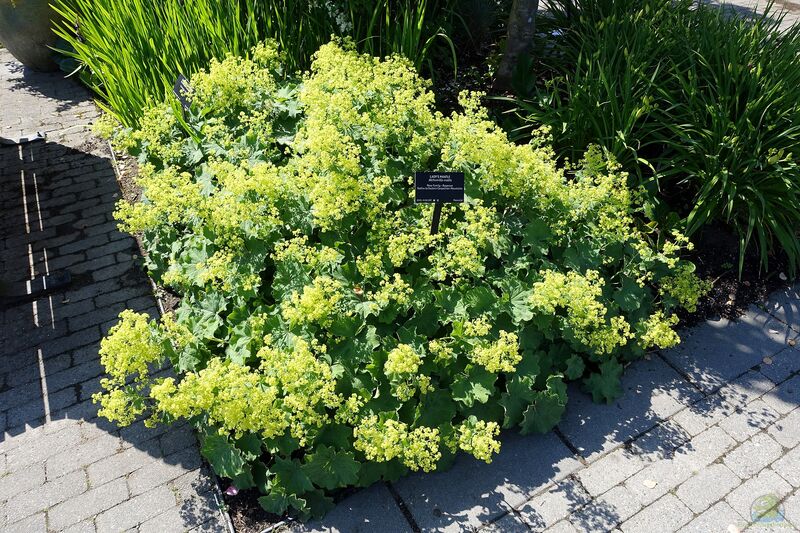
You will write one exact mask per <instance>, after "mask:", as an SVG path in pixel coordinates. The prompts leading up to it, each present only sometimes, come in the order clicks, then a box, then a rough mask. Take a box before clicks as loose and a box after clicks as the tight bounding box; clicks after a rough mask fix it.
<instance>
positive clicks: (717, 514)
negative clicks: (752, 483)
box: [680, 502, 747, 533]
mask: <svg viewBox="0 0 800 533" xmlns="http://www.w3.org/2000/svg"><path fill="white" fill-rule="evenodd" d="M746 526H747V522H746V521H745V520H744V518H742V517H741V516H740V515H739V514H738V513H737V512H736V511H734V510H733V509H732V508H731V506H730V505H728V504H727V503H726V502H718V503H717V504H716V505H714V506H713V507H711V509H709V510H707V511H706V512H704V513H703V514H701V515H700V516H698V517H697V518H695V519H694V520H692V521H691V522H689V523H688V524H686V525H685V526H683V527H682V528H681V529H680V533H709V532H713V531H720V532H722V531H724V532H730V531H732V530H733V531H741V530H743V529H744V528H745V527H746ZM733 528H736V529H735V530H734V529H733Z"/></svg>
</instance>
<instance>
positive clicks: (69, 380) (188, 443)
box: [0, 50, 225, 533]
mask: <svg viewBox="0 0 800 533" xmlns="http://www.w3.org/2000/svg"><path fill="white" fill-rule="evenodd" d="M96 116H97V110H96V108H95V106H94V104H93V103H92V102H91V100H90V98H89V96H88V94H87V93H86V92H85V91H84V90H83V89H82V88H81V87H80V86H79V85H78V84H77V83H76V82H74V81H70V80H64V79H63V78H62V77H61V76H59V75H53V74H46V75H45V74H35V73H32V72H29V71H27V70H25V69H23V68H22V67H21V66H20V65H19V63H17V62H15V61H14V60H13V59H12V58H11V56H10V55H9V54H8V53H7V52H6V51H5V50H0V137H5V138H17V137H20V136H24V135H28V134H31V133H35V132H36V131H43V132H44V131H46V132H48V134H47V141H46V142H42V141H39V142H35V143H31V144H26V145H24V146H21V147H17V146H2V145H0V283H2V286H0V295H2V294H3V293H5V294H6V295H7V294H9V293H17V292H19V291H20V290H22V291H23V292H24V288H25V284H26V282H27V281H28V280H31V279H33V278H36V277H41V276H42V275H43V274H48V273H50V274H55V273H57V272H58V271H62V270H68V271H69V272H70V273H71V275H72V281H71V283H70V284H69V285H68V286H67V287H66V288H65V289H63V290H59V291H57V292H55V293H53V294H51V295H50V296H45V297H42V298H39V299H37V300H36V301H33V302H30V301H27V302H20V301H18V300H17V301H16V302H15V303H13V304H12V303H10V302H9V300H8V299H6V300H5V301H4V303H0V313H1V314H2V319H3V321H2V329H1V330H0V531H4V532H15V531H19V532H25V533H32V532H44V531H70V532H94V531H98V532H103V533H105V532H113V531H140V532H145V531H154V532H172V531H184V530H204V531H224V530H225V529H224V525H223V524H224V522H223V521H222V519H221V515H220V514H219V512H218V511H217V506H216V504H215V499H214V493H213V490H212V485H211V481H210V478H209V477H208V475H207V473H206V472H205V470H204V468H203V467H202V466H201V461H200V456H199V453H198V450H197V441H196V438H195V436H194V434H193V433H192V432H191V431H190V430H189V428H188V427H186V426H183V427H173V428H160V429H158V430H155V431H153V430H145V428H144V427H143V426H142V425H141V423H139V424H135V425H133V426H131V427H128V428H125V429H122V430H119V429H118V428H116V427H115V426H113V425H111V424H109V423H107V422H105V421H103V420H100V419H98V418H97V407H96V406H95V405H93V404H92V402H91V400H90V397H91V395H92V394H93V393H94V392H96V391H97V390H98V389H99V381H100V378H101V372H102V368H101V365H100V363H99V360H98V354H97V350H98V344H99V340H100V338H101V336H102V335H103V334H104V333H105V332H106V331H107V330H108V328H109V327H111V325H113V324H114V323H115V320H116V316H117V315H118V313H119V312H120V311H121V310H123V309H126V308H127V309H134V310H137V311H147V312H150V313H157V309H156V307H155V301H154V299H153V296H152V293H151V290H150V286H149V284H148V281H147V279H146V277H145V276H144V275H143V274H142V273H141V271H140V270H139V269H138V267H137V266H136V257H135V253H136V243H135V241H134V240H133V239H131V238H130V237H129V236H127V235H124V234H122V233H120V232H118V231H117V229H116V224H115V223H114V221H113V219H112V217H111V211H112V210H113V206H114V203H115V202H116V200H117V198H118V197H119V188H118V186H117V183H116V179H115V174H114V171H113V168H112V166H111V161H110V159H109V155H110V154H109V153H108V149H107V147H106V145H105V144H103V143H101V142H99V141H98V140H97V139H94V138H93V137H92V136H91V135H90V133H89V132H88V129H87V127H86V125H87V124H88V123H89V122H90V121H92V119H94V118H95V117H96ZM0 298H2V296H0Z"/></svg>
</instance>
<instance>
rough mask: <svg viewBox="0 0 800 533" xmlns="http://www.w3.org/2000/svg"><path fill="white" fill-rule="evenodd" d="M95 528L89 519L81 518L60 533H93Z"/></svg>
mask: <svg viewBox="0 0 800 533" xmlns="http://www.w3.org/2000/svg"><path fill="white" fill-rule="evenodd" d="M96 531H97V529H95V527H94V522H93V521H91V520H82V521H80V522H78V523H77V524H72V525H71V526H69V527H68V528H67V529H65V530H63V531H62V532H61V533H95V532H96Z"/></svg>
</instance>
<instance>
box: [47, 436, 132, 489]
mask: <svg viewBox="0 0 800 533" xmlns="http://www.w3.org/2000/svg"><path fill="white" fill-rule="evenodd" d="M119 449H120V440H119V438H118V437H115V436H113V435H105V436H102V437H98V438H96V439H92V440H90V441H87V442H81V443H80V444H78V445H76V446H74V447H72V448H71V449H69V450H65V451H63V452H61V453H59V454H57V455H54V456H52V457H49V458H48V459H47V461H46V462H45V467H46V469H47V479H55V478H57V477H59V476H62V475H64V474H66V473H68V472H72V471H73V470H77V469H79V468H83V467H85V466H89V465H90V464H92V463H94V462H96V461H99V460H100V459H103V458H104V457H108V456H110V455H114V454H115V453H117V451H118V450H119Z"/></svg>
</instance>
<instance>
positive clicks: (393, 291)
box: [369, 273, 414, 308]
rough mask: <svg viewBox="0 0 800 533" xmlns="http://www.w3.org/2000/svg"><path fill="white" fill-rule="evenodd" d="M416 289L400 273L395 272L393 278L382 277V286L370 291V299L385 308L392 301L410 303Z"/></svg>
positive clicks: (403, 303)
mask: <svg viewBox="0 0 800 533" xmlns="http://www.w3.org/2000/svg"><path fill="white" fill-rule="evenodd" d="M412 294H414V290H413V289H412V288H411V285H409V284H408V283H407V282H406V281H405V280H403V278H402V277H401V276H400V274H396V273H395V274H394V276H393V277H392V279H391V280H387V279H382V280H381V284H380V288H379V289H378V290H377V291H374V292H371V293H370V296H369V297H370V299H371V300H374V301H375V302H377V303H378V306H379V307H380V308H384V307H386V306H388V305H389V304H391V303H397V304H399V305H408V304H409V302H410V301H411V295H412Z"/></svg>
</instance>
